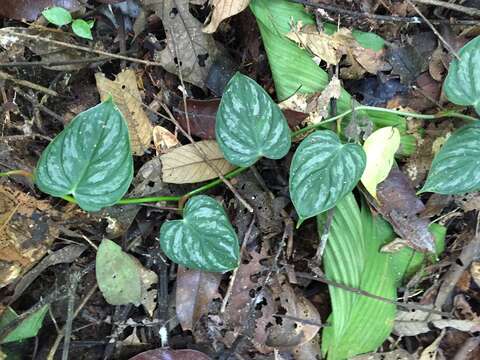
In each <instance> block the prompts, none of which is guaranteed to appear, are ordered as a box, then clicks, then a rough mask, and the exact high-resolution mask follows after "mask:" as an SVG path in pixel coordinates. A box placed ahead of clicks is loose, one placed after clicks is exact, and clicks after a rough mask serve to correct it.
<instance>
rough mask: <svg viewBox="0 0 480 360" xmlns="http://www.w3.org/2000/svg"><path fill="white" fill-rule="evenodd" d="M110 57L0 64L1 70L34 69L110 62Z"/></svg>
mask: <svg viewBox="0 0 480 360" xmlns="http://www.w3.org/2000/svg"><path fill="white" fill-rule="evenodd" d="M111 59H112V57H111V56H102V57H100V56H99V57H91V58H86V59H72V60H63V61H17V62H10V63H0V69H1V68H15V67H34V66H47V67H53V66H63V65H76V64H89V63H92V64H94V63H97V62H103V61H108V60H111Z"/></svg>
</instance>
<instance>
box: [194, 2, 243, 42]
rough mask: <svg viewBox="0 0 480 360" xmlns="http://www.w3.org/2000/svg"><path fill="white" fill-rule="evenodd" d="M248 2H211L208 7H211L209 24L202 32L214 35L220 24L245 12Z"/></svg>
mask: <svg viewBox="0 0 480 360" xmlns="http://www.w3.org/2000/svg"><path fill="white" fill-rule="evenodd" d="M249 3H250V0H211V1H210V5H212V6H213V10H212V14H211V17H210V23H209V24H208V25H207V26H205V27H204V28H203V31H204V32H206V33H208V34H211V33H214V32H215V31H216V30H217V28H218V25H220V23H221V22H222V21H223V20H225V19H227V18H229V17H231V16H233V15H236V14H238V13H240V12H242V11H243V10H245V9H246V8H247V6H248V4H249Z"/></svg>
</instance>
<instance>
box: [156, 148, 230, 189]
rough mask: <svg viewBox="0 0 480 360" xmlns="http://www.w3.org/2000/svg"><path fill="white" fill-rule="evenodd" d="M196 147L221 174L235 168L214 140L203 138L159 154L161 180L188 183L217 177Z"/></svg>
mask: <svg viewBox="0 0 480 360" xmlns="http://www.w3.org/2000/svg"><path fill="white" fill-rule="evenodd" d="M196 148H199V149H200V150H201V151H203V153H204V154H205V155H206V157H207V159H208V160H209V162H210V163H211V164H213V165H214V166H215V167H216V168H217V169H218V170H219V171H220V172H221V173H222V174H226V173H228V172H230V171H232V170H233V169H235V166H233V165H232V164H230V163H229V162H228V161H227V160H225V158H224V157H223V154H222V152H221V151H220V148H219V147H218V144H217V142H216V141H214V140H204V141H198V142H196V143H195V145H193V144H188V145H184V146H182V147H179V148H176V149H174V150H172V151H170V152H169V153H167V154H165V155H162V156H160V160H161V161H162V173H163V177H162V180H163V181H164V182H166V183H172V184H190V183H197V182H201V181H206V180H210V179H214V178H216V177H218V174H217V172H216V171H215V170H214V169H212V167H211V166H210V165H209V164H207V163H206V162H205V160H204V159H203V157H202V155H201V153H199V152H198V150H197V149H196Z"/></svg>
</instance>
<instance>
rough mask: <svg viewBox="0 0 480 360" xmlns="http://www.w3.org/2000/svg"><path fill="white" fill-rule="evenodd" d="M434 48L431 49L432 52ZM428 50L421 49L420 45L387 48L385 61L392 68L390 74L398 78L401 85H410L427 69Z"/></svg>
mask: <svg viewBox="0 0 480 360" xmlns="http://www.w3.org/2000/svg"><path fill="white" fill-rule="evenodd" d="M433 49H434V48H432V49H431V51H433ZM429 50H430V49H427V48H422V46H421V45H420V43H417V44H416V45H415V46H412V45H409V44H407V45H404V46H396V45H393V46H391V47H389V49H388V50H387V52H386V55H385V56H386V59H387V61H388V62H389V63H390V65H391V66H392V74H395V75H398V76H400V81H401V82H402V84H407V85H408V84H411V83H412V82H414V81H415V80H416V79H417V77H418V76H419V75H420V74H421V73H422V72H424V71H425V70H427V69H428V62H427V59H428V57H429V54H427V53H428V52H429Z"/></svg>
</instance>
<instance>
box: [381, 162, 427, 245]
mask: <svg viewBox="0 0 480 360" xmlns="http://www.w3.org/2000/svg"><path fill="white" fill-rule="evenodd" d="M377 200H378V202H377V203H376V204H373V205H374V207H375V208H376V209H377V211H379V212H380V214H382V215H383V217H384V218H385V219H386V220H387V221H388V222H389V223H390V224H391V225H392V226H393V229H394V230H395V232H396V233H397V234H398V235H400V237H401V238H402V239H403V240H405V241H406V242H407V244H408V246H410V247H412V248H414V249H416V250H419V251H422V252H425V251H427V252H434V251H435V239H434V237H433V235H432V233H431V232H430V231H429V229H428V226H429V224H430V222H429V221H428V220H427V219H423V218H420V217H419V216H418V214H419V213H421V212H422V211H423V210H424V209H425V206H424V205H423V203H422V201H421V200H420V199H419V198H418V197H417V196H416V194H415V189H414V188H413V185H412V183H411V182H410V180H409V179H408V177H407V176H406V175H405V174H404V173H402V172H401V171H400V170H398V169H392V170H391V171H390V173H389V174H388V177H387V178H386V179H385V180H384V181H383V182H381V183H380V184H379V185H378V187H377ZM387 246H391V244H388V245H387ZM382 250H383V251H385V249H382Z"/></svg>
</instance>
